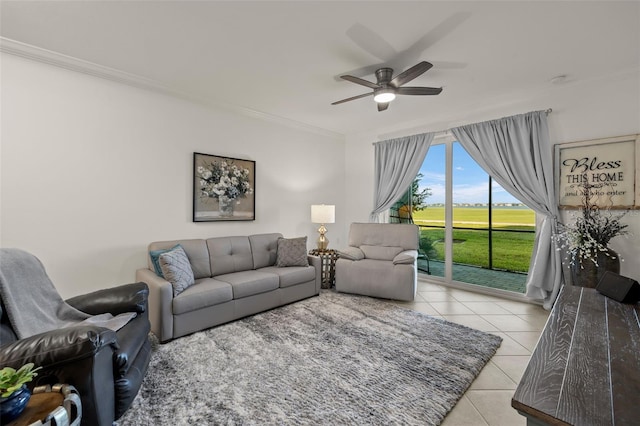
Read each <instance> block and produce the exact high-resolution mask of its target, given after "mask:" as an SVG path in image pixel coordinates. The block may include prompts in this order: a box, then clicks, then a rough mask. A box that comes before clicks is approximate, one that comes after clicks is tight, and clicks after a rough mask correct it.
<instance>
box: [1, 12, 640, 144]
mask: <svg viewBox="0 0 640 426" xmlns="http://www.w3.org/2000/svg"><path fill="white" fill-rule="evenodd" d="M0 12H1V21H0V34H1V35H2V37H5V38H8V39H12V40H16V41H19V42H22V43H26V44H29V45H33V46H36V47H40V48H43V49H47V50H51V51H54V52H58V53H61V54H64V55H69V56H71V57H74V58H79V59H82V60H85V61H89V62H92V63H96V64H99V65H102V66H106V67H110V68H114V69H117V70H121V71H124V72H127V73H131V74H134V75H138V76H141V77H144V78H147V79H151V80H154V81H157V82H158V83H160V84H161V85H163V86H166V87H168V88H171V89H172V90H176V91H179V92H184V93H187V94H191V95H194V96H197V97H200V98H205V99H207V100H209V101H211V102H213V103H218V104H221V105H235V106H239V107H242V108H247V109H249V110H254V111H257V112H259V113H263V114H267V115H270V116H274V117H276V118H277V119H279V120H282V119H284V120H292V121H294V122H298V123H303V124H305V125H308V126H313V127H316V128H320V129H324V130H326V131H330V132H335V133H339V134H353V133H358V132H361V131H363V130H372V129H374V130H375V129H379V130H381V131H382V130H383V129H389V128H397V127H398V126H399V125H402V123H415V122H416V121H420V120H423V119H424V120H425V121H426V120H428V117H433V116H436V115H437V116H443V115H449V116H455V114H456V113H457V112H459V111H469V110H474V109H478V108H482V107H483V106H486V105H488V104H491V103H492V102H502V103H504V102H508V101H509V100H510V99H516V98H519V99H522V98H523V97H525V98H526V97H527V96H535V94H536V93H539V92H540V91H541V90H547V89H548V87H549V85H550V84H551V83H550V80H551V79H552V78H553V77H555V76H558V75H566V76H567V79H566V81H567V82H580V81H593V80H594V79H599V78H603V77H606V76H609V75H611V76H614V75H616V74H618V73H620V72H623V71H628V70H634V69H636V70H637V69H639V68H640V3H639V2H637V1H632V2H613V1H599V2H593V1H591V2H577V1H571V2H557V1H556V2H539V1H537V2H524V1H511V2H485V1H474V2H457V1H448V2H430V1H417V2H400V1H385V2H370V1H355V2H341V1H333V2H328V1H315V2H307V1H296V2H293V1H284V2H271V1H257V2H246V1H234V2H218V1H215V2H214V1H198V2H188V1H154V2H149V1H102V2H101V1H43V2H37V1H5V0H2V3H1V10H0ZM421 60H426V61H429V62H431V63H433V64H434V67H433V68H432V69H431V70H429V71H428V72H426V73H425V74H423V75H422V76H420V77H418V78H417V79H415V80H414V81H412V82H411V83H409V84H408V85H409V86H433V87H443V88H444V90H443V92H442V94H440V95H438V96H401V97H398V98H397V99H396V100H395V101H393V102H392V103H391V105H390V107H389V109H388V110H387V111H384V112H378V111H377V109H376V106H375V103H374V102H373V100H372V98H371V97H367V98H364V99H359V100H355V101H352V102H348V103H344V104H341V105H336V106H332V105H330V104H331V102H333V101H337V100H340V99H343V98H347V97H351V96H355V95H359V94H362V93H366V92H367V91H368V89H367V88H365V87H362V86H358V85H355V84H353V83H349V82H347V81H342V80H340V79H338V78H337V76H339V75H341V74H352V75H355V76H357V77H361V78H364V79H368V80H371V81H375V78H374V76H373V71H374V70H375V69H376V68H378V67H380V66H390V67H392V68H394V69H395V74H397V73H399V72H401V71H403V70H404V69H406V68H408V67H410V66H412V65H414V64H416V63H417V62H419V61H421ZM433 130H436V129H433Z"/></svg>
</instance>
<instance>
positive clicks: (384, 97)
mask: <svg viewBox="0 0 640 426" xmlns="http://www.w3.org/2000/svg"><path fill="white" fill-rule="evenodd" d="M395 98H396V94H395V93H394V92H393V90H392V89H381V90H378V91H376V94H375V95H374V97H373V100H374V101H376V102H377V103H379V104H381V103H387V102H391V101H392V100H394V99H395Z"/></svg>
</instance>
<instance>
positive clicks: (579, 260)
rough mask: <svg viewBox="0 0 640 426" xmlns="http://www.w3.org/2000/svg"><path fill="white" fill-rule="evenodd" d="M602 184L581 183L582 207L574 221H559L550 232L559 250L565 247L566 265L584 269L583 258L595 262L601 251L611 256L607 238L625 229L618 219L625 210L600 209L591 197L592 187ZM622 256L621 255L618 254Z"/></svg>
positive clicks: (585, 260) (625, 232)
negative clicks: (556, 230)
mask: <svg viewBox="0 0 640 426" xmlns="http://www.w3.org/2000/svg"><path fill="white" fill-rule="evenodd" d="M604 185H605V184H597V185H594V184H589V183H584V184H583V185H581V192H582V209H581V211H580V214H579V216H578V217H577V218H576V220H575V223H574V224H573V225H565V224H563V223H558V232H557V234H556V235H554V236H553V238H554V240H555V241H556V242H557V243H558V248H557V249H558V250H560V251H564V253H565V257H566V260H568V261H569V265H572V266H575V265H576V264H580V267H581V268H582V269H584V266H583V262H587V261H590V262H593V263H594V264H595V265H596V266H599V265H598V253H603V254H605V255H606V256H608V257H613V256H612V255H611V254H610V251H609V248H608V246H609V242H610V241H611V239H612V238H614V237H617V236H618V235H624V234H627V233H628V232H627V231H626V229H625V228H627V226H628V225H624V224H622V223H621V222H620V219H621V218H622V217H623V216H624V215H625V214H626V212H622V213H620V214H613V213H611V212H610V211H609V210H608V209H600V208H598V206H596V205H595V204H594V203H593V202H592V199H593V197H594V195H593V194H592V192H591V189H592V188H600V187H602V186H604ZM618 257H619V256H618ZM620 260H622V258H620Z"/></svg>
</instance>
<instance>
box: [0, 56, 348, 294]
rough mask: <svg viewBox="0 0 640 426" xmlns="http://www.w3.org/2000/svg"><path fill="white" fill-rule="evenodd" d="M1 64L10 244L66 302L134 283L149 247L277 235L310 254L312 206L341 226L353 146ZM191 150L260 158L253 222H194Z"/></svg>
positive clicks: (4, 242)
mask: <svg viewBox="0 0 640 426" xmlns="http://www.w3.org/2000/svg"><path fill="white" fill-rule="evenodd" d="M1 59H2V68H1V71H2V75H1V79H2V86H1V88H2V93H1V95H2V99H1V102H2V103H1V106H2V120H1V124H2V130H1V145H0V148H1V151H0V155H1V163H0V166H1V171H0V172H1V175H0V176H1V181H0V185H1V198H0V201H1V204H0V246H2V247H17V248H21V249H24V250H27V251H29V252H31V253H33V254H35V255H36V256H38V257H39V258H40V260H42V262H43V263H44V265H45V266H46V268H47V271H48V273H49V276H50V277H51V278H52V280H53V282H54V283H55V285H56V287H57V288H58V290H59V292H60V293H61V294H62V295H63V297H70V296H73V295H76V294H82V293H86V292H88V291H91V290H95V289H100V288H108V287H112V286H115V285H118V284H122V283H127V282H132V281H133V280H134V278H135V270H136V269H137V268H139V267H143V266H145V265H146V247H147V244H148V243H149V242H151V241H157V240H165V239H178V238H207V237H213V236H228V235H248V234H252V233H261V232H281V233H283V234H284V235H285V236H286V237H294V236H304V235H307V236H308V237H309V243H308V246H309V248H312V247H313V246H314V243H315V239H316V238H317V233H316V229H317V225H314V224H312V223H310V205H311V204H318V203H325V204H335V205H336V215H337V217H336V222H337V224H336V225H339V224H340V223H341V222H344V220H345V208H344V199H345V191H344V181H345V164H344V141H343V140H340V139H336V138H331V137H329V136H324V135H320V134H318V133H311V132H306V131H303V130H299V129H295V128H293V127H288V126H283V125H280V124H275V123H273V122H267V121H263V120H258V119H256V118H251V117H246V116H242V115H239V114H235V113H231V112H227V111H223V110H220V109H214V108H211V107H206V106H203V105H199V104H195V103H192V102H189V101H186V100H181V99H178V98H174V97H171V96H166V95H163V94H160V93H156V92H152V91H148V90H143V89H137V88H133V87H130V86H126V85H123V84H119V83H115V82H112V81H109V80H104V79H100V78H96V77H91V76H87V75H84V74H80V73H77V72H73V71H68V70H65V69H62V68H57V67H53V66H49V65H45V64H42V63H38V62H33V61H30V60H26V59H22V58H19V57H15V56H12V55H8V54H2V58H1ZM194 151H195V152H203V153H209V154H216V155H222V156H228V157H235V158H243V159H250V160H255V161H256V220H255V221H253V222H216V223H212V222H206V223H193V222H192V221H191V215H192V191H193V188H192V173H193V171H192V169H193V164H192V162H193V152H194ZM320 154H322V155H320ZM326 159H330V161H327V160H326ZM328 227H329V235H328V236H329V238H330V240H331V245H332V246H338V245H340V244H341V243H342V241H343V240H344V236H343V234H342V233H341V232H340V231H339V229H340V226H336V227H335V228H333V227H332V226H328Z"/></svg>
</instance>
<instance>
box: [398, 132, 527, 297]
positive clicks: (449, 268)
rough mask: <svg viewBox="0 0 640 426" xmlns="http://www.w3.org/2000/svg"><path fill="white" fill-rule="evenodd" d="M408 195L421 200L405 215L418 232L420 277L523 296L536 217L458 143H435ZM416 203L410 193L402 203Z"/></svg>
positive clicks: (411, 206) (451, 141) (411, 205)
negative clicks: (419, 236) (421, 274)
mask: <svg viewBox="0 0 640 426" xmlns="http://www.w3.org/2000/svg"><path fill="white" fill-rule="evenodd" d="M412 192H413V193H415V192H418V193H419V194H421V195H422V198H420V199H419V200H418V201H419V202H418V203H415V202H414V203H412V204H410V207H409V211H410V212H411V215H410V216H411V220H412V221H413V222H414V223H416V224H417V225H419V226H420V229H421V236H422V238H421V244H420V245H421V252H422V259H421V260H419V265H420V266H421V268H420V269H421V270H422V271H423V272H424V271H425V270H426V269H428V273H429V275H430V276H431V277H434V278H437V279H441V280H443V281H445V282H457V283H467V284H471V285H479V286H483V287H488V288H492V289H496V290H504V291H511V292H516V293H524V290H525V289H524V284H525V280H526V273H527V272H528V269H529V262H530V259H531V253H532V250H533V242H534V236H535V214H534V212H533V211H532V210H531V209H529V208H528V207H526V206H525V205H524V204H522V203H521V202H520V201H519V200H518V199H516V198H515V197H513V196H512V195H511V194H509V193H508V192H507V191H505V190H504V189H503V188H502V187H501V186H500V185H498V184H497V183H496V182H495V181H493V179H491V176H489V175H488V174H487V173H486V172H485V171H484V170H482V168H480V166H478V164H477V163H476V162H475V161H474V160H473V159H472V158H471V157H470V156H469V154H467V152H466V151H465V150H464V148H463V147H462V146H461V145H460V143H458V142H456V141H454V140H451V139H450V140H446V141H442V140H440V141H434V143H433V144H432V146H431V147H430V149H429V152H428V153H427V156H426V158H425V161H424V163H423V166H422V168H421V170H420V174H419V175H418V176H417V178H416V182H414V185H413V188H412ZM415 198H416V197H411V196H410V195H409V194H408V195H407V197H405V200H411V199H414V201H415ZM405 210H406V209H405Z"/></svg>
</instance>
